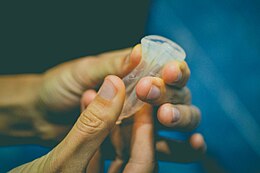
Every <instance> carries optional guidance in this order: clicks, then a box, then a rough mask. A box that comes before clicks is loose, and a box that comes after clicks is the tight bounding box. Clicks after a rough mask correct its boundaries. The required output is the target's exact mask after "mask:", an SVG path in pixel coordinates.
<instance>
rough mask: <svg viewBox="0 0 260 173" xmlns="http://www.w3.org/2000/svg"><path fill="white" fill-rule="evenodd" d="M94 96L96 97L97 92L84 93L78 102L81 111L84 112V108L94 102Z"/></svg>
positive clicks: (88, 91)
mask: <svg viewBox="0 0 260 173" xmlns="http://www.w3.org/2000/svg"><path fill="white" fill-rule="evenodd" d="M96 96H97V92H96V91H95V90H87V91H85V92H84V93H83V95H82V97H81V101H80V105H81V111H83V110H85V109H86V107H87V106H88V105H89V104H90V103H91V102H92V101H93V100H94V98H95V97H96Z"/></svg>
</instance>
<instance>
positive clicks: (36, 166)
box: [9, 152, 53, 173]
mask: <svg viewBox="0 0 260 173" xmlns="http://www.w3.org/2000/svg"><path fill="white" fill-rule="evenodd" d="M50 154H51V152H50V153H48V154H47V155H44V156H42V157H40V158H38V159H35V160H33V161H31V162H29V163H26V164H23V165H21V166H18V167H16V168H14V169H12V170H10V171H9V173H17V172H19V173H28V172H38V173H44V172H50V173H51V172H53V171H51V170H50V166H49V165H50V159H49V158H50V157H49V156H50Z"/></svg>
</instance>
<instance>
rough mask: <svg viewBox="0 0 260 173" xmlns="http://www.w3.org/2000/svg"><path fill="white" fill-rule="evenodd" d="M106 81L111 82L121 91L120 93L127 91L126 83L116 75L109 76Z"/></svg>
mask: <svg viewBox="0 0 260 173" xmlns="http://www.w3.org/2000/svg"><path fill="white" fill-rule="evenodd" d="M105 80H109V81H110V82H111V83H112V84H113V85H114V87H115V88H116V89H117V90H118V91H120V92H123V93H124V91H125V84H124V82H123V81H122V79H120V78H119V77H118V76H115V75H108V76H107V77H106V78H105Z"/></svg>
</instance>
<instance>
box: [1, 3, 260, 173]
mask: <svg viewBox="0 0 260 173" xmlns="http://www.w3.org/2000/svg"><path fill="white" fill-rule="evenodd" d="M259 18H260V1H258V0H229V1H225V0H218V1H215V0H208V1H204V0H197V1H192V0H150V1H148V0H143V1H138V0H132V1H119V0H110V1H99V0H96V1H94V2H92V1H84V2H73V3H72V2H71V3H66V2H57V1H53V2H50V3H48V2H25V1H23V2H22V1H21V2H13V1H4V2H0V22H1V23H0V59H1V63H0V74H16V73H41V72H44V71H45V70H47V69H48V68H50V67H53V66H54V65H56V64H59V63H62V62H64V61H68V60H71V59H75V58H77V57H80V56H85V55H92V54H97V53H100V52H104V51H107V50H114V49H119V48H124V47H130V46H133V45H134V44H136V43H138V42H139V41H140V39H141V38H142V37H143V36H144V35H148V34H157V35H162V36H165V37H168V38H170V39H172V40H174V41H175V42H177V43H178V44H180V45H181V46H182V47H183V48H184V50H185V51H186V54H187V62H188V64H189V66H190V68H191V73H192V74H191V79H190V81H189V84H188V86H189V87H190V89H191V91H192V94H193V103H194V104H195V105H197V106H198V107H199V108H200V109H201V111H202V116H203V118H202V122H201V125H200V127H199V128H198V129H197V131H199V132H200V133H202V134H203V135H204V137H205V140H206V142H207V147H208V152H207V155H206V157H205V158H203V160H202V161H201V162H198V163H191V164H179V163H167V162H160V164H159V172H160V173H170V172H179V173H197V172H198V173H203V172H205V173H211V172H213V173H215V172H216V173H245V172H250V173H259V172H260V126H259V124H260V116H259V112H260V104H259V103H260V68H259V67H260V58H259V57H260V22H259ZM160 134H162V135H165V136H167V135H168V136H169V137H171V138H174V137H175V136H176V137H178V136H180V135H182V134H178V133H170V134H169V133H166V132H162V133H160ZM0 140H1V139H0ZM48 151H49V148H43V147H41V146H35V145H30V146H28V145H27V146H10V147H0V170H1V171H0V172H6V171H7V170H9V169H11V168H12V167H15V166H18V165H20V164H22V163H25V162H28V161H31V160H33V159H35V158H37V157H39V156H41V155H43V154H45V153H47V152H48ZM106 163H107V165H108V164H109V162H106Z"/></svg>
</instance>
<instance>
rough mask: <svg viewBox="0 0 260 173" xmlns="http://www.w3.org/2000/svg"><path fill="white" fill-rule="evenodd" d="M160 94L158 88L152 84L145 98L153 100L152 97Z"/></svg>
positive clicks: (154, 97) (158, 96) (155, 97)
mask: <svg viewBox="0 0 260 173" xmlns="http://www.w3.org/2000/svg"><path fill="white" fill-rule="evenodd" d="M160 95H161V91H160V89H159V88H158V87H156V86H154V85H152V87H151V89H150V91H149V93H148V95H147V97H146V98H147V99H149V100H154V99H158V98H160Z"/></svg>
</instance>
